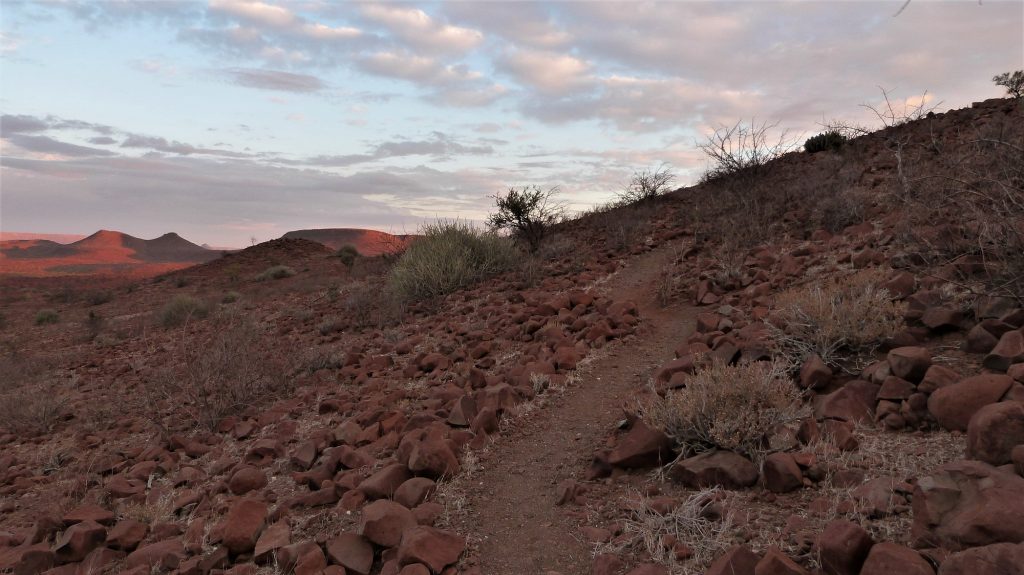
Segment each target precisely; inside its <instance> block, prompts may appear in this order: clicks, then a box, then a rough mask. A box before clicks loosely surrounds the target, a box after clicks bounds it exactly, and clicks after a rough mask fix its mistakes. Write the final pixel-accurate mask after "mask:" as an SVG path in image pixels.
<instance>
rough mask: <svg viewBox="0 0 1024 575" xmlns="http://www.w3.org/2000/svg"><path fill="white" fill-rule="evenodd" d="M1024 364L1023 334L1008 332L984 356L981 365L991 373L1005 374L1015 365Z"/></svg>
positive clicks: (1020, 332)
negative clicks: (999, 372)
mask: <svg viewBox="0 0 1024 575" xmlns="http://www.w3.org/2000/svg"><path fill="white" fill-rule="evenodd" d="M1022 362H1024V332H1022V331H1008V332H1006V333H1004V334H1003V337H1001V338H999V343H998V344H996V347H995V348H994V349H993V350H992V352H991V353H989V354H988V355H986V356H985V360H984V361H983V362H982V365H984V366H985V367H987V368H988V369H991V370H993V371H1001V372H1004V373H1005V372H1006V370H1008V369H1010V366H1011V365H1013V364H1015V363H1022Z"/></svg>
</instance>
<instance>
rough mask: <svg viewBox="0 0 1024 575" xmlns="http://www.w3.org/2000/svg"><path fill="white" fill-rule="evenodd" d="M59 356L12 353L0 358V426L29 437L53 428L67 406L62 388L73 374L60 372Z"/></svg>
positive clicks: (65, 388) (69, 382) (71, 383)
mask: <svg viewBox="0 0 1024 575" xmlns="http://www.w3.org/2000/svg"><path fill="white" fill-rule="evenodd" d="M58 362H59V358H54V357H27V356H23V355H20V354H17V353H14V352H8V353H5V354H4V355H3V356H2V357H0V429H3V428H6V429H7V430H9V431H11V432H13V433H15V434H16V435H20V436H33V435H39V434H41V433H46V432H48V431H50V430H51V429H53V427H54V425H56V424H57V422H58V420H59V419H60V417H61V416H62V415H63V414H64V411H65V407H66V405H67V401H68V398H67V395H66V393H65V390H67V389H68V388H70V387H72V386H73V385H74V381H75V379H76V378H77V376H76V375H75V374H73V373H71V374H66V375H62V374H60V373H59V372H58V371H57V369H56V366H57V363H58Z"/></svg>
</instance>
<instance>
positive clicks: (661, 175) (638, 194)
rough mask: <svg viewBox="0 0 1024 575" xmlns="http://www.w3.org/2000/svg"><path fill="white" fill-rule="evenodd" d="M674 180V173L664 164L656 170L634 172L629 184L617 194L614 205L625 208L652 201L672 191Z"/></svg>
mask: <svg viewBox="0 0 1024 575" xmlns="http://www.w3.org/2000/svg"><path fill="white" fill-rule="evenodd" d="M675 179H676V175H675V173H674V172H673V171H672V169H671V168H670V167H668V166H667V165H664V164H663V165H662V166H660V167H658V168H657V169H647V170H643V171H640V172H634V173H633V177H632V178H630V180H629V184H628V185H627V186H626V187H625V188H624V189H623V190H622V191H621V192H619V194H618V199H617V202H616V203H617V204H618V205H621V206H626V205H629V204H636V203H641V202H649V201H651V200H654V199H655V198H657V197H659V196H662V195H664V194H667V193H668V192H670V191H672V189H671V185H672V182H674V181H675Z"/></svg>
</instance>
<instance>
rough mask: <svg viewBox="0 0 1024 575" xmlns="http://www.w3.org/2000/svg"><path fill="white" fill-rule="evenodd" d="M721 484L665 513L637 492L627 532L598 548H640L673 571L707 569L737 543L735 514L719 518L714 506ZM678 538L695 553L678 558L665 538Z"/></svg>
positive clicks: (624, 526)
mask: <svg viewBox="0 0 1024 575" xmlns="http://www.w3.org/2000/svg"><path fill="white" fill-rule="evenodd" d="M721 495H722V491H721V489H719V488H717V487H712V488H709V489H702V490H699V491H697V492H695V493H693V494H691V495H690V496H688V497H687V498H686V499H684V500H683V501H682V502H681V503H680V504H679V505H678V506H677V507H676V508H674V509H672V510H671V511H669V512H668V513H665V514H664V515H663V514H661V513H658V512H657V511H655V510H654V509H652V508H651V506H650V505H649V504H648V502H647V501H646V500H645V499H643V498H641V497H639V496H633V498H632V500H630V501H627V505H629V507H630V513H629V515H628V516H627V517H626V518H625V519H624V520H623V521H622V532H623V536H622V537H619V538H616V540H615V541H614V542H612V543H608V544H605V545H604V547H605V548H601V547H598V549H597V552H598V553H603V552H613V553H615V552H619V551H621V550H622V549H623V548H624V547H632V548H634V549H636V548H639V549H642V550H643V551H645V552H646V554H647V555H649V556H650V557H651V559H652V560H654V561H655V562H657V563H660V564H662V565H666V566H667V567H669V568H670V569H672V572H673V573H685V574H689V573H703V572H704V570H705V569H706V568H707V567H708V565H710V564H711V562H712V561H713V560H714V559H715V558H716V557H718V556H719V555H721V553H722V552H723V551H725V549H727V548H728V547H729V546H731V545H732V544H733V536H734V532H735V528H736V525H735V522H734V520H733V517H732V515H731V514H726V515H725V516H724V517H721V518H717V517H716V515H717V510H716V509H714V507H713V506H715V507H717V506H716V505H715V504H716V503H717V502H718V501H719V500H720V499H721ZM669 538H674V539H675V540H676V541H678V542H679V543H682V544H684V545H686V546H687V547H689V548H690V549H691V550H692V551H693V556H692V557H691V558H690V559H687V560H686V561H685V562H682V563H681V562H679V561H678V560H676V558H675V554H674V553H673V549H672V548H671V547H670V546H667V545H665V541H666V540H667V539H669Z"/></svg>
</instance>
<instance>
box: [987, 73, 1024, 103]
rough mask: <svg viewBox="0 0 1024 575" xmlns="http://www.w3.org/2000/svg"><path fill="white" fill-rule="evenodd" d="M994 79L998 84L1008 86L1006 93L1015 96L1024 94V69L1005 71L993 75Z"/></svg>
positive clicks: (1018, 96)
mask: <svg viewBox="0 0 1024 575" xmlns="http://www.w3.org/2000/svg"><path fill="white" fill-rule="evenodd" d="M992 81H993V82H995V83H996V86H1002V87H1004V88H1006V93H1007V94H1009V95H1011V96H1013V97H1014V98H1020V97H1022V96H1024V70H1017V71H1016V72H1003V73H1002V74H999V75H998V76H995V77H993V78H992Z"/></svg>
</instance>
